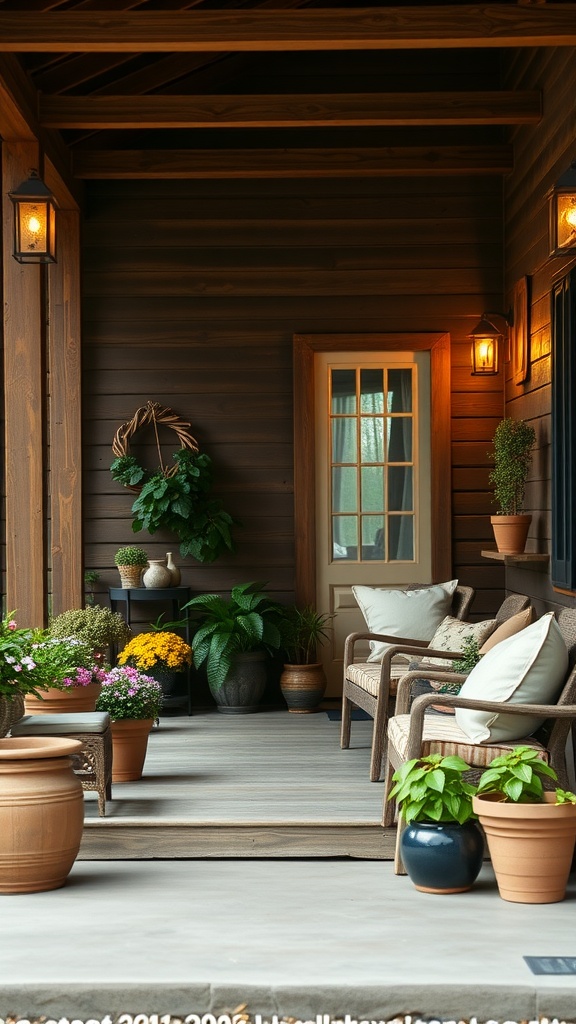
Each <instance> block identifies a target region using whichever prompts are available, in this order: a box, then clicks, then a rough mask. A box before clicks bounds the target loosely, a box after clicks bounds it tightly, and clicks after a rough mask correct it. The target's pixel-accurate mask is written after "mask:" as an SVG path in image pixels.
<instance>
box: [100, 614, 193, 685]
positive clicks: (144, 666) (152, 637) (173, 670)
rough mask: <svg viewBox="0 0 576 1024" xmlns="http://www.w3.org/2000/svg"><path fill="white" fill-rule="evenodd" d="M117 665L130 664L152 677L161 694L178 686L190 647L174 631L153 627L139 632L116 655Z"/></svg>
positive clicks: (190, 659)
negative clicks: (153, 628) (158, 684)
mask: <svg viewBox="0 0 576 1024" xmlns="http://www.w3.org/2000/svg"><path fill="white" fill-rule="evenodd" d="M118 663H119V664H120V665H131V666H132V667H133V668H137V669H138V670H139V671H140V672H145V673H146V674H147V675H149V676H152V678H153V679H156V681H157V682H159V683H160V685H161V687H162V692H163V694H164V696H165V697H171V696H173V695H174V694H175V691H176V690H177V689H178V686H179V683H180V680H181V679H182V673H183V672H185V671H186V669H187V668H188V667H189V666H190V665H191V664H192V648H191V647H190V644H188V643H186V641H185V640H183V639H182V637H181V636H178V634H177V633H171V632H170V631H169V630H155V631H154V632H152V633H139V634H138V636H135V637H133V639H132V640H129V642H128V643H127V644H126V646H125V647H124V649H123V650H122V651H121V652H120V654H119V655H118Z"/></svg>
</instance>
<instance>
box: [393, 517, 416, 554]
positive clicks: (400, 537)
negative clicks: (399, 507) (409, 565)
mask: <svg viewBox="0 0 576 1024" xmlns="http://www.w3.org/2000/svg"><path fill="white" fill-rule="evenodd" d="M413 560H414V516H390V518H389V520H388V561H390V562H406V561H409V562H411V561H413Z"/></svg>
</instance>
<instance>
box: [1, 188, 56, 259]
mask: <svg viewBox="0 0 576 1024" xmlns="http://www.w3.org/2000/svg"><path fill="white" fill-rule="evenodd" d="M8 195H9V197H10V199H11V200H12V202H13V203H14V251H13V253H12V255H13V256H14V259H15V260H17V261H18V263H55V262H56V202H55V200H54V196H53V195H52V193H51V191H50V189H49V188H48V187H47V186H46V185H45V184H44V182H43V181H42V179H41V178H40V177H39V176H38V171H35V170H31V171H30V177H29V178H28V179H27V180H26V181H23V182H22V184H21V185H19V186H18V188H15V189H14V190H13V191H12V192H9V193H8Z"/></svg>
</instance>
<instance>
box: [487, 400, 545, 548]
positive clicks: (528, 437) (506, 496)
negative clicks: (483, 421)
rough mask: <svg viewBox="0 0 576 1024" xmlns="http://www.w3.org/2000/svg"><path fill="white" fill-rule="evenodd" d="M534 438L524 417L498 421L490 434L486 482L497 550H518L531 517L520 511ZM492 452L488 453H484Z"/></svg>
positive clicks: (523, 541) (524, 537)
mask: <svg viewBox="0 0 576 1024" xmlns="http://www.w3.org/2000/svg"><path fill="white" fill-rule="evenodd" d="M535 442H536V434H535V432H534V428H533V427H531V426H530V424H529V423H526V422H525V420H513V419H511V418H510V417H507V418H506V419H503V420H501V421H500V423H499V424H498V426H497V427H496V432H495V434H494V438H493V445H494V452H493V455H494V469H493V470H492V472H491V473H490V477H489V479H490V483H491V484H492V485H493V487H494V502H495V504H496V505H497V507H498V514H497V515H495V516H491V517H490V522H491V523H492V527H493V530H494V538H495V540H496V546H497V548H498V551H501V552H502V553H503V554H510V555H517V554H522V552H523V551H524V548H525V546H526V538H527V537H528V530H529V527H530V522H531V519H532V517H531V516H529V515H524V492H525V489H526V480H527V478H528V471H529V469H530V464H531V462H532V449H533V447H534V444H535ZM488 454H492V453H490V452H489V453H488Z"/></svg>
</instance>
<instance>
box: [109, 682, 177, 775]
mask: <svg viewBox="0 0 576 1024" xmlns="http://www.w3.org/2000/svg"><path fill="white" fill-rule="evenodd" d="M161 706H162V687H161V686H160V683H158V682H157V681H156V679H152V678H151V676H148V675H145V674H144V673H143V672H140V671H139V670H138V669H137V668H133V667H132V666H131V665H117V666H116V668H113V669H111V670H110V671H109V672H107V673H106V674H105V676H104V678H103V679H102V690H101V692H100V696H99V697H98V700H97V702H96V710H97V711H107V712H108V714H109V715H110V718H111V719H112V726H111V728H112V782H132V781H134V780H136V779H140V778H141V777H142V770H143V767H144V761H145V759H146V751H147V749H148V736H149V735H150V730H151V729H152V726H153V724H154V720H155V719H157V718H158V715H159V713H160V708H161Z"/></svg>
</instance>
